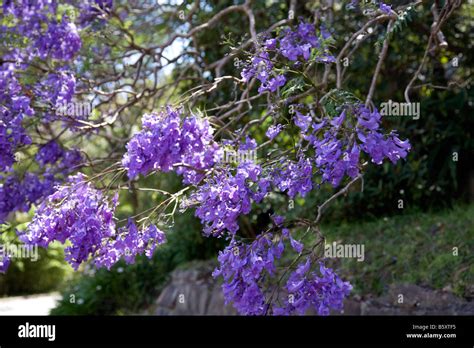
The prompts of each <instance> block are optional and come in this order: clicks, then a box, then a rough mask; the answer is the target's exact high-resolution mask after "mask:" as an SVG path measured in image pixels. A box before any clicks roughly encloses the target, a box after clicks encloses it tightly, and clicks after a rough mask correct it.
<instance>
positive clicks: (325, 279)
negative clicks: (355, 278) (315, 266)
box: [273, 258, 352, 315]
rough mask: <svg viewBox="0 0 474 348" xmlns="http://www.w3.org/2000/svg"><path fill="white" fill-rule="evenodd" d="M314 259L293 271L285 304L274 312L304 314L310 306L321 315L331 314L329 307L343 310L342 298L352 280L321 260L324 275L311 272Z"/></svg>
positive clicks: (346, 294)
mask: <svg viewBox="0 0 474 348" xmlns="http://www.w3.org/2000/svg"><path fill="white" fill-rule="evenodd" d="M310 270H311V261H310V259H309V258H307V259H306V262H301V263H300V264H299V265H298V266H297V267H296V269H295V270H294V271H293V272H292V273H291V274H290V276H289V277H288V280H287V282H286V286H285V289H286V291H287V293H288V296H287V299H286V300H285V301H284V305H283V306H282V307H276V308H274V312H273V313H274V314H275V315H290V314H293V313H297V314H300V315H302V314H305V313H306V312H307V311H308V310H309V309H310V308H313V309H314V310H316V311H317V313H318V314H319V315H329V313H330V310H331V309H332V310H337V311H341V310H342V309H343V301H344V298H345V297H346V296H348V295H349V293H350V291H351V290H352V286H351V285H350V284H349V282H344V281H342V280H341V278H339V276H338V275H337V274H335V273H334V271H333V270H332V269H330V268H326V267H325V266H324V264H323V263H322V262H320V265H319V271H320V274H321V276H319V275H318V274H317V273H316V272H311V271H310Z"/></svg>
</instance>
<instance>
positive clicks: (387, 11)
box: [379, 2, 392, 14]
mask: <svg viewBox="0 0 474 348" xmlns="http://www.w3.org/2000/svg"><path fill="white" fill-rule="evenodd" d="M379 8H380V11H382V12H384V13H385V14H390V13H391V12H392V6H390V5H387V4H384V3H383V2H380V4H379Z"/></svg>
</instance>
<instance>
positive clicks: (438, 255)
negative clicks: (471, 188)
mask: <svg viewBox="0 0 474 348" xmlns="http://www.w3.org/2000/svg"><path fill="white" fill-rule="evenodd" d="M322 232H323V234H324V235H325V237H326V243H332V242H333V241H336V242H337V243H343V244H364V246H365V260H364V261H362V262H358V261H357V260H356V259H348V258H345V259H333V260H331V261H330V264H332V265H333V266H334V267H336V268H338V269H339V270H340V273H341V274H342V275H343V276H344V277H345V278H346V279H348V280H350V281H351V283H352V284H353V286H354V293H359V294H367V293H373V294H377V295H379V294H381V293H382V292H383V291H384V290H385V289H386V287H387V286H388V285H390V284H393V283H411V284H417V285H420V286H429V287H431V288H437V289H440V288H444V287H450V288H451V289H452V291H453V292H454V293H455V294H457V295H459V296H465V293H466V291H467V288H468V286H472V284H473V283H474V205H469V206H457V207H455V208H454V209H453V210H447V211H444V212H440V213H417V214H407V215H399V216H395V217H390V218H381V219H379V220H377V221H372V222H367V223H354V224H350V223H342V224H341V225H335V224H329V225H326V226H323V227H322ZM455 247H456V248H458V255H457V256H455V255H453V254H454V252H453V248H455Z"/></svg>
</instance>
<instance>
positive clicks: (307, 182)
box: [271, 156, 313, 198]
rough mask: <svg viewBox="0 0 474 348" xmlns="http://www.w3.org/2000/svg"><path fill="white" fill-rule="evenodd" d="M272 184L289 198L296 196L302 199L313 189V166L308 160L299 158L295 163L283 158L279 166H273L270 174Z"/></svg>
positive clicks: (302, 157)
mask: <svg viewBox="0 0 474 348" xmlns="http://www.w3.org/2000/svg"><path fill="white" fill-rule="evenodd" d="M271 178H272V184H273V185H274V186H275V187H276V188H278V189H279V190H280V191H282V192H287V194H288V196H289V197H290V198H294V197H295V196H296V195H297V194H300V195H301V196H302V197H304V196H305V195H306V194H307V193H308V192H310V191H311V190H312V189H313V183H312V178H313V166H312V164H311V161H310V159H309V158H305V157H304V156H301V157H300V158H299V159H298V161H297V162H294V161H291V160H288V159H286V158H283V159H282V160H281V161H280V166H275V167H274V169H273V171H272V173H271Z"/></svg>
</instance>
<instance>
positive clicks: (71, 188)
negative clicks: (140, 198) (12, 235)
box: [20, 174, 166, 269]
mask: <svg viewBox="0 0 474 348" xmlns="http://www.w3.org/2000/svg"><path fill="white" fill-rule="evenodd" d="M68 181H69V185H65V186H60V187H58V188H57V190H56V191H55V192H54V193H53V194H51V195H50V196H49V197H48V198H47V199H46V200H44V201H43V202H42V203H41V205H40V206H39V207H38V209H37V210H36V213H35V216H34V217H33V220H32V222H31V223H30V224H29V225H28V228H27V231H26V232H25V233H23V234H21V235H20V240H21V241H22V242H23V243H25V244H28V245H39V246H41V247H47V246H48V245H49V244H50V243H51V242H53V241H59V242H61V243H65V242H66V241H69V243H70V246H67V247H66V249H65V252H66V260H67V261H68V262H69V263H70V264H71V266H72V267H73V268H74V269H77V268H78V267H79V265H80V264H81V263H82V262H84V261H86V260H88V259H89V257H90V256H92V257H93V258H94V259H95V263H96V265H97V266H99V267H103V266H105V267H107V268H110V267H111V266H112V265H113V264H115V263H116V262H117V261H118V260H119V259H121V258H122V257H123V258H124V259H125V261H126V262H129V263H132V262H133V261H134V259H135V256H136V255H137V254H140V253H143V252H145V253H146V254H147V255H148V256H149V257H151V255H152V254H153V252H154V250H155V248H156V246H157V245H159V244H162V243H164V242H165V241H166V238H165V235H164V233H163V232H162V231H160V230H159V229H158V228H157V227H156V226H154V225H149V226H148V227H147V228H145V229H143V230H141V231H139V230H138V228H137V226H136V225H135V224H134V223H133V221H131V220H130V221H129V223H128V225H127V226H126V227H124V228H120V229H118V231H117V228H116V224H115V221H114V219H113V215H114V211H115V208H116V206H117V200H118V196H117V195H116V196H115V197H114V198H113V200H112V201H111V202H109V200H108V199H107V197H106V196H105V195H104V194H103V193H102V192H101V191H100V190H97V189H96V188H94V187H93V185H92V184H91V183H90V182H87V178H86V177H85V176H84V175H83V174H77V175H75V176H72V177H69V180H68Z"/></svg>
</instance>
